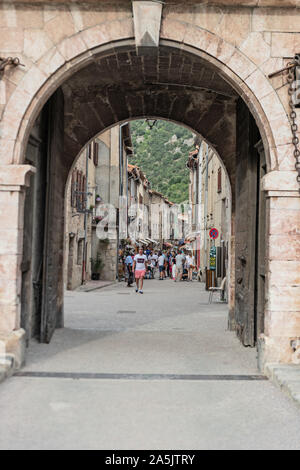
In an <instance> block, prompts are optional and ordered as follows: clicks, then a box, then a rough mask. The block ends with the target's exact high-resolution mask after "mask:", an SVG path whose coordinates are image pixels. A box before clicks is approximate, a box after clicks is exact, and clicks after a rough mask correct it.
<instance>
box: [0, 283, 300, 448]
mask: <svg viewBox="0 0 300 470" xmlns="http://www.w3.org/2000/svg"><path fill="white" fill-rule="evenodd" d="M215 300H217V297H216V299H215ZM207 301H208V294H207V293H206V292H205V291H204V287H203V285H202V284H199V283H197V282H194V283H181V284H175V283H174V282H172V281H169V280H165V281H161V282H160V281H158V280H154V281H146V283H145V293H144V295H139V294H136V293H135V291H134V289H133V288H131V289H129V288H127V287H125V285H124V284H118V285H114V286H109V287H106V288H103V289H101V290H96V291H92V292H89V293H87V292H67V293H66V305H65V329H61V330H57V331H56V333H55V335H54V338H53V340H52V342H51V344H50V345H44V344H38V343H36V344H32V346H31V348H30V351H29V354H28V355H27V365H26V367H25V368H24V369H22V374H23V375H27V377H26V376H23V377H21V376H20V377H12V378H11V379H9V380H7V381H6V382H4V383H3V384H1V386H0V416H1V421H0V448H1V449H81V448H82V449H299V447H300V443H299V435H300V412H299V410H298V408H297V407H296V406H295V405H294V403H293V402H292V401H290V400H289V399H288V398H287V397H286V396H285V395H284V394H283V393H282V392H280V390H278V389H277V388H276V387H275V386H274V385H272V384H271V383H270V382H268V381H267V380H265V379H264V377H261V376H260V374H259V372H258V370H257V366H256V350H255V349H249V348H247V349H246V348H243V347H242V346H241V345H240V343H239V341H238V340H237V339H236V337H235V334H233V333H231V332H228V331H227V305H225V304H221V303H218V302H216V303H213V304H212V305H208V303H207Z"/></svg>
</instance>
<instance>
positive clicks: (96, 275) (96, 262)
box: [91, 254, 104, 281]
mask: <svg viewBox="0 0 300 470" xmlns="http://www.w3.org/2000/svg"><path fill="white" fill-rule="evenodd" d="M91 264H92V280H93V281H99V279H100V274H101V271H102V269H103V266H104V263H103V261H102V259H101V256H100V255H99V254H97V258H96V259H94V258H92V259H91Z"/></svg>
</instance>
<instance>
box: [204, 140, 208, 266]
mask: <svg viewBox="0 0 300 470" xmlns="http://www.w3.org/2000/svg"><path fill="white" fill-rule="evenodd" d="M207 209H208V148H206V152H205V195H204V253H205V255H206V260H207Z"/></svg>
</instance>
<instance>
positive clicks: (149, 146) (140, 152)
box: [129, 120, 195, 203]
mask: <svg viewBox="0 0 300 470" xmlns="http://www.w3.org/2000/svg"><path fill="white" fill-rule="evenodd" d="M130 128H131V136H132V143H133V148H134V156H133V157H131V158H130V160H129V163H131V164H133V165H137V166H139V167H140V168H141V169H142V171H143V172H144V173H145V174H146V176H147V178H148V180H149V181H150V182H151V187H152V189H155V190H156V191H159V192H160V193H162V194H163V195H164V196H166V197H167V198H168V199H169V200H170V201H172V202H175V203H181V202H183V201H187V200H188V197H189V193H188V187H189V170H188V169H187V167H186V162H187V158H188V153H189V151H191V150H192V149H193V148H194V146H193V142H194V137H195V135H194V134H193V133H192V132H190V131H189V130H188V129H186V128H184V127H181V126H178V125H176V124H173V123H172V122H169V121H157V123H156V124H155V126H154V127H153V128H152V129H150V128H149V126H148V124H147V123H146V122H145V121H144V120H138V121H133V122H131V123H130Z"/></svg>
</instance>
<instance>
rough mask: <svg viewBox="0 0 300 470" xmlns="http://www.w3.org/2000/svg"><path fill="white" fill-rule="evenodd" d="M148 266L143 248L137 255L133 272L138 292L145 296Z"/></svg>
mask: <svg viewBox="0 0 300 470" xmlns="http://www.w3.org/2000/svg"><path fill="white" fill-rule="evenodd" d="M147 265H148V261H147V255H145V254H144V250H143V248H140V249H139V253H138V254H137V255H135V257H134V260H133V271H134V275H135V282H136V289H135V291H136V292H139V293H140V294H143V286H144V278H145V275H146V269H147V268H146V266H147Z"/></svg>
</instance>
